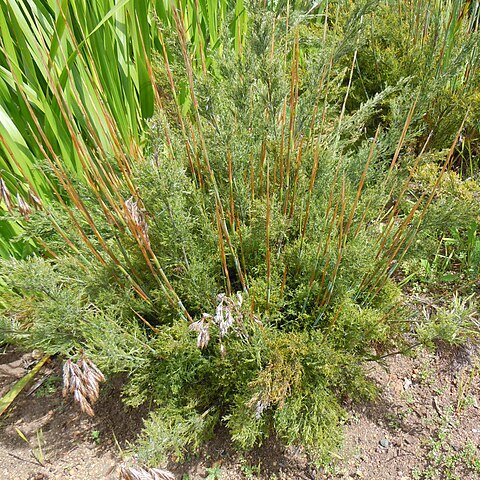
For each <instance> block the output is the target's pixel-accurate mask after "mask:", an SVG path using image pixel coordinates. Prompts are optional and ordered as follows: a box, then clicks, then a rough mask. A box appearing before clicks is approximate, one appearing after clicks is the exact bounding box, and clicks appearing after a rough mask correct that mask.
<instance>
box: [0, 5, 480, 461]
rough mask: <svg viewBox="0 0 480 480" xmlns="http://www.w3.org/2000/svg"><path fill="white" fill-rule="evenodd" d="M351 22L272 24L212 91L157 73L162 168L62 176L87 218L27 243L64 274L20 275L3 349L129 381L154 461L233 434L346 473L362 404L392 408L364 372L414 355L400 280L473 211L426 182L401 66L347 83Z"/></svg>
mask: <svg viewBox="0 0 480 480" xmlns="http://www.w3.org/2000/svg"><path fill="white" fill-rule="evenodd" d="M344 7H345V5H343V6H342V8H339V10H338V12H337V14H338V16H339V17H338V18H337V20H338V23H337V24H335V25H331V24H329V23H328V22H326V23H325V25H324V27H325V28H323V27H322V29H319V26H318V24H317V23H309V22H303V23H302V21H301V18H299V17H296V16H295V15H293V17H292V19H287V18H286V17H283V16H282V15H278V16H274V15H273V13H271V12H270V13H266V12H263V13H265V15H252V16H251V22H252V25H251V28H250V33H249V34H248V35H247V37H246V40H245V44H244V45H242V53H243V56H242V57H239V56H238V55H236V54H232V52H230V51H229V50H227V49H225V50H222V49H218V50H217V52H216V57H215V61H214V64H215V73H214V74H209V75H205V74H204V73H202V72H195V71H194V70H193V69H192V68H191V67H192V65H191V63H190V60H189V58H188V56H186V58H185V59H184V62H185V64H183V65H179V66H178V68H177V65H176V64H175V62H176V61H178V58H177V57H175V56H174V55H172V56H170V57H169V56H165V57H164V58H162V59H158V60H157V61H158V62H159V65H158V67H157V68H158V70H159V71H163V72H164V74H165V72H167V74H166V77H167V79H166V78H165V75H163V76H162V78H160V79H159V82H160V84H161V86H159V90H160V91H161V97H162V98H161V99H160V100H163V101H165V99H167V100H169V101H168V102H167V105H166V106H165V108H161V106H160V105H159V111H158V112H157V115H156V117H155V119H154V120H153V121H152V125H151V141H150V144H149V145H148V148H149V152H150V156H149V158H148V160H145V161H144V162H137V163H135V164H133V162H132V164H130V163H128V164H127V165H128V168H126V167H125V165H124V164H122V163H121V162H119V165H115V163H114V162H113V161H109V160H105V163H104V165H103V168H104V169H103V170H102V171H101V172H100V173H101V175H100V176H99V178H97V179H92V178H90V181H89V182H88V186H86V185H83V184H79V183H78V182H75V181H73V180H72V181H68V179H63V180H64V187H65V189H64V191H62V192H61V193H62V195H64V196H65V198H68V202H65V205H63V206H59V205H54V206H51V207H48V208H47V207H46V208H45V209H44V210H43V211H38V212H34V213H32V215H31V221H30V223H29V224H28V225H27V230H26V233H25V238H26V239H30V238H35V239H39V238H40V239H41V240H42V242H43V243H44V244H45V246H46V251H47V252H48V253H50V254H52V256H53V258H52V259H50V260H45V259H43V260H41V259H38V258H32V259H30V260H28V261H25V262H3V263H2V264H1V265H0V281H1V283H2V285H5V290H6V291H7V292H8V295H7V296H6V297H5V298H6V300H5V302H4V305H3V307H2V311H1V315H0V322H2V325H8V334H6V335H5V336H4V337H3V338H2V337H0V341H1V340H3V341H12V340H13V341H16V342H17V343H20V344H21V345H23V346H25V347H26V348H31V347H35V348H41V349H43V350H44V351H46V352H48V353H51V354H62V355H67V356H72V355H76V354H78V353H79V352H80V351H83V352H85V353H86V354H87V355H88V356H89V358H91V359H92V360H93V361H95V363H96V364H98V366H99V367H100V368H102V369H103V370H105V372H107V373H117V372H126V373H127V374H128V382H127V384H126V385H125V388H124V392H123V393H124V397H125V401H126V402H128V403H129V404H130V405H132V406H138V405H141V404H145V403H149V404H150V405H152V406H154V408H155V409H154V411H153V412H152V414H151V416H150V418H149V419H148V420H146V422H145V430H144V433H143V435H142V437H141V439H140V440H139V443H138V446H137V453H138V455H139V456H140V457H141V458H142V459H143V460H144V461H145V462H146V463H152V464H155V463H157V462H158V461H161V460H164V459H165V458H166V456H168V455H169V454H174V455H175V456H176V457H177V458H182V457H183V456H184V455H185V453H186V452H187V451H188V450H190V449H196V448H198V446H199V445H200V444H201V442H203V441H204V440H205V439H206V438H208V437H209V436H210V435H211V434H212V432H213V431H214V428H215V427H216V426H217V425H218V424H219V423H220V422H221V423H223V424H224V425H226V427H227V428H228V429H229V431H230V433H231V436H232V438H233V440H234V441H235V442H236V444H237V445H238V446H239V447H240V448H243V449H251V448H253V447H254V446H255V445H257V444H259V443H261V442H262V441H263V440H264V439H265V438H266V437H267V436H269V435H277V436H278V437H279V438H280V439H281V440H283V441H284V442H285V443H287V444H299V445H303V446H304V448H305V450H306V451H307V452H308V453H309V454H310V455H311V457H312V458H313V459H314V460H315V461H317V462H325V461H327V460H328V459H329V457H330V456H331V454H332V452H333V451H334V450H335V448H336V447H337V446H338V444H339V442H340V441H341V432H340V430H339V426H340V425H341V423H342V421H343V419H344V418H345V412H344V410H343V408H342V400H343V399H345V398H347V397H352V398H358V397H372V396H373V395H374V394H375V389H374V387H373V386H372V385H371V383H370V382H369V381H368V380H367V379H366V378H365V375H364V372H363V367H362V364H363V362H364V361H366V360H374V359H378V358H379V357H380V356H381V355H382V354H383V353H384V352H385V351H386V350H388V349H389V348H391V347H393V346H395V347H398V346H401V343H402V335H401V333H402V322H399V321H397V320H398V315H399V311H398V309H396V306H397V305H398V303H399V301H400V300H401V293H400V290H399V288H398V287H397V286H396V285H395V283H394V280H393V278H394V274H395V273H396V272H397V271H398V269H399V265H404V264H403V263H402V261H403V260H404V259H405V258H407V257H406V255H407V254H408V251H409V247H410V246H411V245H412V244H414V239H415V235H416V234H417V233H418V232H419V231H421V230H420V227H421V225H422V220H426V221H427V222H433V221H434V217H432V215H435V210H433V212H434V213H429V212H428V210H427V207H428V206H429V205H430V204H432V205H439V204H438V203H437V201H440V199H442V198H449V197H448V195H450V194H449V193H448V192H450V190H449V188H450V187H449V181H450V183H451V182H454V183H456V187H455V188H456V189H455V190H454V196H455V198H457V197H458V198H461V201H466V202H470V201H474V200H475V195H472V196H469V192H470V189H469V187H468V186H465V185H464V183H462V182H463V180H462V179H460V177H457V176H455V175H454V174H453V173H452V174H449V176H447V177H446V176H443V180H442V179H441V177H442V174H443V172H442V170H441V167H440V170H438V169H437V170H434V169H432V171H429V170H428V164H427V163H424V164H421V162H420V161H421V160H422V157H421V156H420V157H419V158H417V157H416V155H415V151H416V148H417V147H418V142H417V140H418V138H419V137H420V136H421V135H422V134H423V133H424V130H423V129H422V127H421V126H419V125H418V124H415V125H414V127H413V133H411V134H410V133H409V134H408V135H406V136H405V137H404V138H403V137H402V130H403V128H404V125H405V119H406V116H407V113H408V110H409V109H410V107H411V104H412V103H413V102H414V98H415V95H416V92H417V90H415V89H413V90H412V87H411V86H412V85H413V84H414V83H415V82H414V80H412V79H411V78H404V76H401V75H399V72H400V70H401V69H398V71H396V72H394V73H392V79H393V80H392V81H390V80H388V82H386V83H384V82H383V80H382V81H380V82H378V85H377V86H376V87H374V86H371V88H372V91H371V94H369V95H367V96H366V97H365V98H361V97H360V96H358V78H357V77H354V75H353V67H352V70H351V71H349V69H348V68H345V65H351V64H352V60H353V62H354V63H353V65H355V61H356V60H355V59H356V58H358V62H359V64H360V65H362V62H363V61H364V58H365V57H364V56H363V55H367V57H368V49H367V53H365V51H363V50H361V48H363V46H364V45H366V46H367V47H368V48H370V46H369V45H370V44H369V43H368V41H366V42H364V41H363V40H362V38H361V34H362V33H363V30H360V32H358V31H357V30H356V29H355V28H354V27H353V25H357V23H356V22H358V21H360V20H361V19H362V18H365V22H366V19H367V17H368V18H370V16H372V15H374V13H373V12H374V11H373V10H372V9H371V8H369V6H368V5H367V4H365V5H363V4H362V5H361V6H360V7H359V8H356V9H355V10H354V11H353V12H350V8H346V7H345V8H346V10H348V13H349V15H348V18H347V14H346V13H345V12H344ZM385 8H387V7H385ZM387 13H388V15H391V12H387ZM383 14H384V10H383V9H381V11H380V13H379V15H380V16H379V18H381V19H382V20H381V21H382V22H383V21H384V18H383V16H382V15H383ZM342 15H345V19H344V17H342ZM372 18H373V17H372ZM290 20H291V22H290ZM329 20H330V21H332V19H331V18H329ZM344 20H345V21H344ZM362 21H363V20H362ZM372 21H374V20H372ZM379 21H380V20H379ZM384 30H385V29H384ZM342 32H343V33H342ZM182 41H183V40H182V37H181V36H179V37H178V38H177V42H178V44H179V49H180V51H183V50H182V48H184V50H185V52H187V51H188V49H187V48H185V47H186V46H185V45H184V44H183V43H182ZM362 42H363V43H362ZM365 48H366V47H365ZM176 58H177V60H176ZM418 61H420V60H418ZM361 69H362V70H363V66H362V67H361ZM422 72H423V70H422ZM170 75H171V76H172V78H173V82H171V83H170V80H169V79H168V77H169V76H170ZM177 75H181V77H180V78H178V79H177ZM185 77H186V78H185ZM351 82H353V83H351ZM175 85H181V88H182V92H184V89H187V88H188V90H189V94H190V96H191V98H190V100H191V103H190V104H189V109H187V110H188V111H182V110H181V108H177V105H176V104H175V102H174V101H173V100H172V99H178V92H177V91H175ZM369 88H370V85H369ZM169 89H170V90H169ZM427 103H428V102H427ZM427 103H422V102H419V107H418V108H419V111H416V115H417V116H418V115H420V117H421V115H422V114H424V113H425V112H427V111H429V110H428V108H427V107H425V105H427ZM428 105H430V104H428ZM429 108H430V107H429ZM440 143H442V142H440ZM443 147H444V145H443V143H442V148H443ZM400 152H401V156H400ZM427 155H433V156H434V157H435V158H437V157H440V155H441V154H440V153H439V152H438V151H437V150H433V147H432V151H430V152H427ZM419 165H420V166H419ZM418 166H419V168H418V170H415V168H417V167H418ZM122 167H123V168H122ZM409 167H411V168H410V170H409ZM92 169H93V166H92ZM93 170H94V169H93ZM94 171H95V170H94ZM97 173H99V172H97ZM435 176H436V179H435V180H433V178H435ZM431 179H432V180H431ZM415 182H418V184H419V185H420V187H419V188H421V189H422V190H424V191H427V190H432V189H433V190H435V189H436V188H437V187H438V185H439V184H440V188H439V193H436V194H435V193H433V194H435V195H437V197H436V198H435V199H433V197H431V198H430V196H429V195H428V194H427V195H423V193H424V192H422V193H421V194H420V200H421V201H417V197H416V196H415V195H416V192H415V188H416V185H415ZM432 183H433V184H432ZM462 192H463V193H462ZM433 194H432V195H433ZM433 200H434V201H433ZM462 205H463V204H462ZM462 208H464V207H462ZM437 213H439V209H438V208H437ZM429 215H430V216H429ZM416 255H418V252H417V253H416ZM411 258H413V259H414V260H415V257H414V256H413V257H411ZM411 258H410V260H411ZM425 335H426V336H428V335H430V337H431V336H432V334H430V333H425ZM450 336H451V335H450Z"/></svg>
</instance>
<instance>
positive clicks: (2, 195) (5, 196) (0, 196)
mask: <svg viewBox="0 0 480 480" xmlns="http://www.w3.org/2000/svg"><path fill="white" fill-rule="evenodd" d="M1 200H3V201H4V202H5V206H6V207H7V210H8V211H9V212H11V211H12V210H13V203H12V196H11V194H10V191H9V190H8V188H7V185H6V184H5V182H4V181H3V178H1V177H0V201H1Z"/></svg>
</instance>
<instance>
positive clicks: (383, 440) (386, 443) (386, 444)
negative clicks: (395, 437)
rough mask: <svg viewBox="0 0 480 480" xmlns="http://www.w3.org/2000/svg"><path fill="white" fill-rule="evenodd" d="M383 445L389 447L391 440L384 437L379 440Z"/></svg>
mask: <svg viewBox="0 0 480 480" xmlns="http://www.w3.org/2000/svg"><path fill="white" fill-rule="evenodd" d="M378 443H379V444H380V446H381V447H383V448H388V447H390V442H389V441H388V440H387V439H386V438H382V439H381V440H380V441H379V442H378Z"/></svg>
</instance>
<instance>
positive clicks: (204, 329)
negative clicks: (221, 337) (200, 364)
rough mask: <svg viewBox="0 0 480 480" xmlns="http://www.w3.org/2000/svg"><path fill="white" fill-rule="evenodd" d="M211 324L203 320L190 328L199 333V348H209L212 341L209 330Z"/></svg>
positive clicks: (194, 323)
mask: <svg viewBox="0 0 480 480" xmlns="http://www.w3.org/2000/svg"><path fill="white" fill-rule="evenodd" d="M208 327H209V324H208V322H206V321H204V320H203V319H202V320H198V321H196V322H193V323H191V324H190V326H189V327H188V328H189V329H190V330H192V331H194V332H197V333H198V336H197V347H198V348H201V349H203V348H206V347H207V346H208V342H209V341H210V332H209V330H208Z"/></svg>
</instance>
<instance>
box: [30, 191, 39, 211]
mask: <svg viewBox="0 0 480 480" xmlns="http://www.w3.org/2000/svg"><path fill="white" fill-rule="evenodd" d="M28 202H29V203H30V205H33V206H34V207H35V210H40V209H41V208H42V201H41V200H40V199H39V198H38V197H37V196H36V195H35V194H34V193H33V192H32V191H31V190H29V191H28Z"/></svg>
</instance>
